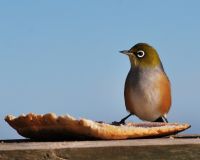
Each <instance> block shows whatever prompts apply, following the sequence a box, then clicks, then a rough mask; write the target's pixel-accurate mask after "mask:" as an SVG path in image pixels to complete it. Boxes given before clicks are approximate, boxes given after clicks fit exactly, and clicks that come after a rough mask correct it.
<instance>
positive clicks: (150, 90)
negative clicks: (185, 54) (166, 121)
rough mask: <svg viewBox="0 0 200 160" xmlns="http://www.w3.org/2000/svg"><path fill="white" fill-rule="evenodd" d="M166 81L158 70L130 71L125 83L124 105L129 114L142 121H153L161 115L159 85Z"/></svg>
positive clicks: (160, 91) (164, 76) (160, 90)
mask: <svg viewBox="0 0 200 160" xmlns="http://www.w3.org/2000/svg"><path fill="white" fill-rule="evenodd" d="M164 79H167V77H166V75H165V73H164V72H163V71H161V70H159V69H155V70H142V71H135V72H134V71H130V72H129V74H128V76H127V79H126V83H125V92H124V96H125V104H126V108H127V110H128V111H129V112H131V113H133V114H135V115H136V116H138V117H139V118H140V119H142V120H147V121H154V120H156V119H157V118H158V117H160V116H161V115H162V114H163V113H162V102H161V98H162V95H163V93H162V92H163V90H162V89H161V85H162V82H161V81H163V80H164Z"/></svg>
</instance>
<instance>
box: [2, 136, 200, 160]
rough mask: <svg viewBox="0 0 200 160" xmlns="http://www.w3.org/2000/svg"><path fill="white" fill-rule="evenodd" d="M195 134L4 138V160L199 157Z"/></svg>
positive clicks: (179, 159)
mask: <svg viewBox="0 0 200 160" xmlns="http://www.w3.org/2000/svg"><path fill="white" fill-rule="evenodd" d="M191 137H192V136H191V135H190V136H189V137H188V138H187V136H183V135H182V136H179V137H178V138H176V137H175V138H173V137H170V138H158V139H132V140H112V141H105V140H98V141H60V142H33V141H29V140H18V141H16V140H13V141H12V140H10V141H5V140H2V141H1V144H0V160H23V159H25V160H37V159H38V160H47V159H48V160H72V159H73V160H81V159H87V160H106V159H115V160H128V159H134V160H135V159H136V160H137V159H138V160H151V159H154V160H162V159H164V160H168V159H170V160H171V159H173V160H189V159H192V160H196V159H197V160H199V159H200V139H199V138H198V137H199V135H198V136H197V135H195V136H194V135H193V137H192V138H191Z"/></svg>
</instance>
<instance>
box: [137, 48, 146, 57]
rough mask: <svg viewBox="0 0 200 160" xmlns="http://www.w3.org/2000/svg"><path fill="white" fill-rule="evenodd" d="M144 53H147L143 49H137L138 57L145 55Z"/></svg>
mask: <svg viewBox="0 0 200 160" xmlns="http://www.w3.org/2000/svg"><path fill="white" fill-rule="evenodd" d="M144 55H145V53H144V51H143V50H139V51H137V57H138V58H142V57H144Z"/></svg>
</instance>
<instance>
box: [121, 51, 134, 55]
mask: <svg viewBox="0 0 200 160" xmlns="http://www.w3.org/2000/svg"><path fill="white" fill-rule="evenodd" d="M119 53H122V54H126V55H128V56H130V55H132V53H131V52H130V51H129V50H123V51H119Z"/></svg>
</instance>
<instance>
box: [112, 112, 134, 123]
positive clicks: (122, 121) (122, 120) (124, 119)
mask: <svg viewBox="0 0 200 160" xmlns="http://www.w3.org/2000/svg"><path fill="white" fill-rule="evenodd" d="M131 115H132V114H131V113H130V114H129V115H128V116H126V117H124V118H122V119H121V120H120V121H119V122H116V121H114V122H112V124H113V125H121V124H125V121H126V119H127V118H129V117H130V116H131Z"/></svg>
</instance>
